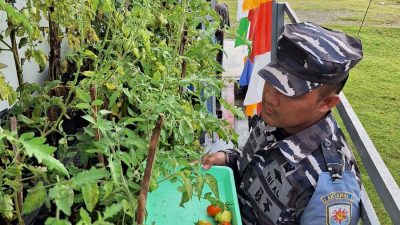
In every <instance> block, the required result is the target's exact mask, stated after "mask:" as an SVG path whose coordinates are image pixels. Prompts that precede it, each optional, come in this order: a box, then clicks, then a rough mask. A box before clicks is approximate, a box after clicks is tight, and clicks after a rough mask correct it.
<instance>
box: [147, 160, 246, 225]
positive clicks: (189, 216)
mask: <svg viewBox="0 0 400 225" xmlns="http://www.w3.org/2000/svg"><path fill="white" fill-rule="evenodd" d="M202 172H203V173H209V174H212V175H214V176H215V178H216V179H217V182H218V191H219V195H220V196H219V197H220V199H221V201H223V202H228V203H230V204H232V205H231V208H230V211H231V212H232V222H231V224H232V225H242V221H241V219H240V211H239V204H238V200H237V195H236V187H235V181H234V179H233V172H232V170H231V168H229V167H225V166H213V167H212V168H211V169H209V170H203V171H202ZM178 186H179V182H175V183H172V182H170V181H168V180H166V181H163V182H161V183H160V184H159V187H158V188H157V190H155V191H153V192H151V193H149V195H148V198H147V213H148V215H147V218H146V225H153V223H154V224H155V225H193V224H194V223H195V222H196V221H197V220H199V219H203V220H204V219H206V220H208V221H210V222H212V223H213V224H217V223H216V222H215V221H214V218H213V217H210V216H208V215H207V210H206V209H207V206H208V205H209V204H210V203H209V201H207V200H204V199H201V200H200V201H199V199H198V198H197V197H193V198H192V200H191V201H189V202H187V203H185V205H184V206H185V208H182V207H179V203H180V200H181V195H182V194H181V193H180V192H178V191H177V187H178ZM206 192H211V191H210V189H209V187H208V186H207V185H204V191H203V193H206Z"/></svg>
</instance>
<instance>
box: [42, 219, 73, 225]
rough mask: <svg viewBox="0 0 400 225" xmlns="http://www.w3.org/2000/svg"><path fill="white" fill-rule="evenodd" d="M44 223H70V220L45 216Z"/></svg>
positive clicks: (67, 224) (65, 224)
mask: <svg viewBox="0 0 400 225" xmlns="http://www.w3.org/2000/svg"><path fill="white" fill-rule="evenodd" d="M44 224H45V225H71V222H69V221H68V220H60V219H57V218H52V217H49V218H47V220H46V222H45V223H44Z"/></svg>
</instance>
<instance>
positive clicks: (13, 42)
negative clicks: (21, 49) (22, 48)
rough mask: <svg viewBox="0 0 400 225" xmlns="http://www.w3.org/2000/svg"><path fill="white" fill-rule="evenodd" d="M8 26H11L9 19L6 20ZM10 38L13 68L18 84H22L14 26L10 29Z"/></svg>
mask: <svg viewBox="0 0 400 225" xmlns="http://www.w3.org/2000/svg"><path fill="white" fill-rule="evenodd" d="M8 26H13V25H12V24H11V22H10V20H8ZM10 39H11V51H12V53H13V57H14V63H15V69H16V71H17V78H18V85H19V86H22V83H23V82H24V78H23V75H22V66H21V61H20V60H19V53H18V45H17V36H16V34H15V29H14V28H13V29H12V30H11V33H10Z"/></svg>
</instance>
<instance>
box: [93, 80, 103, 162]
mask: <svg viewBox="0 0 400 225" xmlns="http://www.w3.org/2000/svg"><path fill="white" fill-rule="evenodd" d="M96 96H97V89H96V85H93V84H92V85H90V98H91V100H92V101H94V100H96ZM92 111H93V119H94V120H97V106H96V105H93V106H92ZM94 132H95V136H94V139H95V141H99V140H100V130H99V128H95V129H94ZM97 162H98V163H100V164H102V165H103V166H105V161H104V156H103V154H101V153H97Z"/></svg>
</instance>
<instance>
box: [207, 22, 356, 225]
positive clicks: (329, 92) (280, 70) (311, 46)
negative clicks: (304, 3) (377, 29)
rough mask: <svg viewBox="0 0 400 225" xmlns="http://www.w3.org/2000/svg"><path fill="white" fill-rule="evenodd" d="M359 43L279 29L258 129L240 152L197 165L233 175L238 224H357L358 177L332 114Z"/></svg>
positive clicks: (305, 26) (306, 27)
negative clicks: (230, 171)
mask: <svg viewBox="0 0 400 225" xmlns="http://www.w3.org/2000/svg"><path fill="white" fill-rule="evenodd" d="M361 59H362V46H361V42H360V41H359V40H358V39H355V38H353V37H350V36H348V35H346V34H344V33H343V32H340V31H334V30H330V29H326V28H323V27H320V26H318V25H316V24H313V23H309V22H305V23H298V24H288V25H285V29H284V32H283V34H282V35H281V37H280V39H279V40H278V51H277V59H276V60H273V61H272V62H271V63H269V64H268V65H267V66H265V67H264V68H263V69H261V70H260V71H259V75H260V76H261V77H262V78H263V79H264V80H265V85H264V90H263V99H262V111H261V115H260V117H259V122H258V123H257V125H256V126H255V127H254V128H253V129H252V132H251V133H250V137H249V139H248V141H247V143H246V144H245V146H244V147H243V150H242V151H239V150H223V151H219V152H216V153H213V154H210V155H208V156H206V157H204V158H203V161H202V162H203V168H204V169H209V168H210V167H211V166H212V165H228V166H229V167H231V168H232V169H233V171H234V175H235V180H236V187H237V192H238V198H239V204H240V209H241V216H242V221H243V224H246V225H249V224H252V225H256V224H257V225H268V224H302V225H313V224H315V225H322V224H332V225H333V224H341V225H344V224H357V223H358V220H359V217H360V205H359V204H360V179H359V171H358V169H357V166H356V164H355V161H354V157H353V156H352V153H351V152H350V150H349V148H348V146H347V144H346V142H345V140H344V138H343V135H342V133H341V131H340V129H339V127H338V125H337V124H336V122H335V120H334V118H333V116H332V113H331V109H332V108H334V107H335V106H336V105H337V104H338V103H339V101H340V99H339V96H338V93H339V92H340V91H341V89H342V88H343V85H344V84H345V82H346V80H347V77H348V75H349V70H350V69H351V68H353V67H354V66H355V65H356V64H357V63H358V62H359V61H360V60H361Z"/></svg>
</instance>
